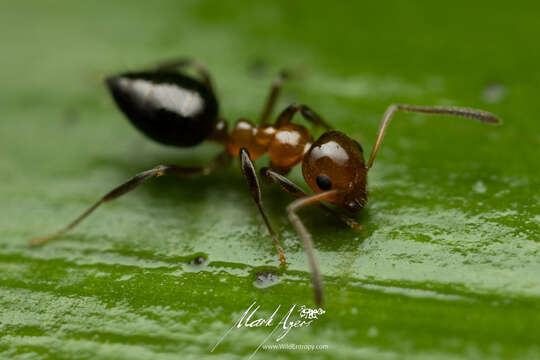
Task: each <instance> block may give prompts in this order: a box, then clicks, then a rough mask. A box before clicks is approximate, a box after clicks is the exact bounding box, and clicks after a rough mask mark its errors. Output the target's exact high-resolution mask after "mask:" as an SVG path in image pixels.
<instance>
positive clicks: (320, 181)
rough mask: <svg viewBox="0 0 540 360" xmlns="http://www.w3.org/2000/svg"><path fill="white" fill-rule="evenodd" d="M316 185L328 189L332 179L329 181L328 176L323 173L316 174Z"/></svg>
mask: <svg viewBox="0 0 540 360" xmlns="http://www.w3.org/2000/svg"><path fill="white" fill-rule="evenodd" d="M316 181H317V186H319V188H320V189H321V190H330V188H331V187H332V181H330V178H329V177H328V176H326V175H324V174H320V175H317V179H316Z"/></svg>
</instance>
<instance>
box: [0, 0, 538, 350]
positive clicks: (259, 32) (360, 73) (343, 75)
mask: <svg viewBox="0 0 540 360" xmlns="http://www.w3.org/2000/svg"><path fill="white" fill-rule="evenodd" d="M538 10H539V8H538V6H537V5H536V3H532V2H531V3H530V4H529V5H528V6H524V5H523V6H517V5H515V6H513V5H511V4H508V3H507V2H502V1H497V2H493V1H491V2H487V1H485V2H474V3H472V2H470V1H467V2H465V1H457V2H452V3H451V4H442V3H434V2H428V1H422V2H416V3H411V2H398V1H392V2H369V3H364V2H354V3H353V2H350V3H348V4H345V3H343V4H340V3H328V2H322V1H321V2H309V1H296V2H285V1H257V2H248V1H244V2H231V1H221V2H220V1H203V2H194V1H189V2H182V3H178V2H174V1H160V2H157V3H154V2H147V3H143V2H140V3H134V2H130V1H116V2H108V3H106V2H93V3H92V2H73V1H55V2H40V1H30V2H17V3H15V2H12V3H10V4H7V3H5V4H2V5H1V8H0V41H1V42H0V43H1V44H2V57H1V59H0V65H1V69H2V70H1V72H2V76H1V78H2V89H3V90H2V96H1V97H0V112H1V115H2V121H1V122H0V144H1V147H0V149H1V152H0V181H1V186H0V198H1V203H2V205H1V207H0V209H1V212H0V328H1V334H2V336H1V339H0V353H1V354H2V357H4V358H21V359H22V358H24V359H45V358H62V359H67V358H69V359H109V358H116V359H149V358H152V359H179V358H181V359H200V358H207V357H212V358H219V359H243V358H248V357H249V356H250V355H251V354H253V353H254V351H255V350H256V349H257V347H258V346H259V344H261V343H262V342H263V341H265V338H266V337H267V336H268V335H269V334H270V333H271V331H272V329H273V327H264V326H263V327H261V328H245V327H244V328H234V329H233V330H232V331H230V333H228V335H227V336H225V338H224V339H223V341H222V342H221V343H220V344H219V345H218V346H217V347H216V348H215V350H214V351H213V353H211V352H210V350H211V348H212V347H213V346H214V345H215V344H216V343H217V342H218V340H220V338H221V337H222V336H223V335H224V334H226V332H227V331H228V330H229V329H230V328H231V327H232V326H233V325H234V324H235V323H236V322H237V321H238V319H239V318H240V317H241V315H242V314H243V313H244V311H246V310H247V309H248V307H249V306H250V305H251V304H252V303H254V302H256V303H257V304H259V305H260V309H259V311H258V312H257V314H256V315H255V316H254V318H253V319H255V317H263V316H264V317H269V316H270V315H271V314H272V312H274V310H275V309H276V308H277V307H278V306H279V305H281V307H280V309H279V310H278V314H279V318H281V317H282V316H284V315H285V314H286V312H287V311H288V310H289V309H290V308H291V307H292V306H293V305H294V304H297V306H300V305H305V306H306V307H312V308H313V307H314V304H313V291H312V286H311V277H310V273H309V267H308V263H307V258H306V256H305V253H304V251H303V248H302V246H301V243H300V242H299V238H298V236H297V234H296V233H295V231H294V229H293V227H292V226H291V225H290V223H289V221H288V218H287V215H286V212H285V208H286V206H287V205H288V204H289V203H290V202H291V201H292V199H291V198H290V197H289V196H288V195H287V194H283V193H282V192H281V191H280V190H279V188H277V187H275V186H272V185H265V186H264V187H263V200H264V202H265V208H266V210H267V212H268V215H269V220H270V222H271V223H272V224H273V226H274V228H275V230H276V232H277V234H278V236H279V237H280V239H281V241H282V244H283V247H284V250H285V253H286V255H287V260H288V263H289V264H288V266H287V268H286V270H280V269H279V267H278V264H279V262H278V257H277V254H276V253H275V249H274V246H273V243H272V241H271V239H270V238H269V236H268V234H267V232H266V229H265V227H264V224H263V222H262V219H261V217H260V215H259V214H258V212H257V209H256V207H255V205H254V203H253V201H252V200H251V198H250V196H249V192H248V189H247V186H246V184H245V181H244V180H243V177H242V174H241V172H240V168H239V165H238V163H237V162H234V163H233V165H231V167H230V168H228V169H227V170H224V171H222V172H219V173H216V174H212V175H209V176H206V177H203V178H200V179H169V178H160V179H156V180H155V181H153V182H151V183H149V184H146V185H144V186H142V187H141V188H139V189H137V190H136V191H134V192H133V193H130V194H129V195H127V196H125V197H122V198H121V199H119V200H116V201H114V202H111V203H108V204H106V205H105V206H103V207H102V208H100V209H99V210H98V211H97V212H96V213H95V214H93V215H92V216H91V217H90V218H88V219H87V220H85V221H84V222H83V223H82V224H81V225H80V226H78V227H77V228H76V229H74V230H73V231H71V232H70V233H68V234H66V235H65V236H63V237H62V238H60V239H58V240H57V241H54V242H52V243H50V244H48V245H46V246H44V247H40V248H29V247H28V245H27V240H28V239H29V238H30V237H33V236H39V235H44V234H47V233H50V232H52V231H55V230H57V229H58V228H60V227H61V226H63V225H65V224H66V223H67V222H68V221H70V220H72V219H73V218H74V217H76V216H77V215H78V214H79V213H80V212H82V211H83V210H84V209H85V208H86V207H87V206H89V205H90V204H92V203H93V202H94V201H95V200H97V199H98V198H99V196H101V195H103V194H105V193H106V192H107V191H109V190H110V189H112V188H113V187H114V186H116V185H117V184H119V183H121V182H122V181H124V180H125V179H127V178H129V177H131V176H132V175H134V174H136V173H137V172H140V171H142V170H146V169H149V168H151V167H153V166H155V165H158V164H171V163H172V164H180V165H202V164H207V163H208V162H209V161H210V160H211V159H212V157H213V156H215V155H216V154H217V153H218V152H219V151H220V149H219V148H218V147H217V146H216V145H212V144H205V145H202V146H200V147H197V148H192V149H177V148H166V147H161V146H159V145H157V144H155V143H153V142H151V141H150V140H148V139H146V138H145V137H143V136H142V135H141V134H140V133H138V132H137V131H136V130H135V129H134V128H133V127H131V126H130V124H129V123H128V122H127V121H126V120H125V118H124V117H123V115H122V114H121V113H120V112H119V111H118V110H117V108H116V107H115V105H114V104H113V102H112V100H111V99H110V97H109V95H108V94H107V91H106V90H105V88H104V86H103V83H102V80H103V78H104V76H106V75H108V74H114V73H116V72H122V71H126V70H136V69H140V68H143V67H145V66H149V65H152V64H153V63H155V62H156V61H160V60H165V59H168V58H173V57H178V56H191V57H195V58H197V59H199V60H200V61H201V62H202V63H204V64H206V65H207V66H208V68H209V69H210V71H211V73H212V75H213V77H214V80H215V83H216V87H217V91H218V95H219V99H220V102H221V109H222V115H223V116H224V117H225V118H226V119H228V121H229V122H230V123H231V124H232V123H233V122H234V121H235V120H236V119H237V118H239V117H247V118H250V119H253V120H256V117H257V115H258V114H259V112H260V111H261V107H262V104H263V102H264V99H265V97H266V95H267V92H268V90H269V88H270V84H271V83H272V81H273V79H274V77H275V75H276V74H277V73H278V72H279V71H280V70H281V69H288V70H290V71H292V73H293V78H292V79H291V80H290V81H288V82H287V83H286V84H285V86H284V91H283V96H282V98H281V99H280V101H279V104H278V108H279V109H278V110H281V109H282V108H284V107H285V106H286V105H288V104H289V103H291V102H293V101H296V102H299V103H305V104H308V105H310V106H311V107H312V108H313V109H315V110H316V111H317V112H319V113H320V114H322V115H323V116H324V117H325V119H326V120H327V121H328V122H329V123H331V124H332V125H333V126H334V127H335V128H336V129H339V130H341V131H343V132H345V133H347V134H348V135H349V136H351V137H353V138H355V139H357V140H358V141H360V142H361V143H362V145H363V147H364V149H366V152H367V153H369V151H368V149H371V146H372V144H373V142H374V138H375V134H376V131H377V128H378V124H379V119H380V117H381V115H382V114H383V112H384V111H385V109H386V107H387V106H388V105H390V104H391V103H411V104H417V105H461V106H468V107H474V108H481V109H485V110H488V111H490V112H493V113H495V114H498V115H499V116H501V118H503V119H504V125H503V126H500V127H491V126H488V125H486V124H481V123H478V122H474V121H470V120H465V119H455V118H451V117H444V116H428V115H414V114H403V113H398V114H397V115H396V117H395V120H394V121H393V122H392V124H391V125H390V127H389V130H388V133H387V136H386V137H385V141H384V144H383V146H382V148H381V150H380V152H379V155H378V157H377V160H376V162H375V166H374V168H373V170H372V171H371V172H370V174H369V181H368V183H369V191H370V199H369V204H368V206H367V208H366V209H364V211H363V212H362V213H361V214H359V215H358V216H357V217H356V218H357V220H358V221H359V222H360V223H361V224H362V225H363V226H364V227H365V230H364V231H362V232H358V231H355V230H351V229H349V228H346V227H345V226H343V224H341V223H340V222H339V221H337V220H336V219H334V218H332V217H330V216H328V215H327V214H325V213H322V212H320V210H319V209H316V208H313V209H311V208H310V209H305V210H302V211H301V212H300V216H301V218H302V219H303V220H304V222H305V224H306V226H307V228H308V229H309V230H310V231H311V233H312V234H313V239H314V245H315V247H316V249H317V258H318V261H319V264H320V267H321V272H322V274H323V276H324V286H325V298H326V303H325V304H324V306H323V308H324V310H325V311H326V313H325V314H323V315H320V316H319V319H318V320H315V321H313V323H311V324H310V325H309V326H306V327H303V328H298V329H292V330H291V331H290V332H289V333H288V335H287V336H286V337H285V338H284V339H283V340H281V341H279V342H276V340H275V339H276V337H277V335H278V334H279V333H280V331H278V330H276V332H275V333H274V334H273V335H272V336H270V337H269V338H268V339H267V340H266V342H265V344H273V345H275V344H283V343H285V344H313V345H327V346H328V348H327V349H325V350H314V351H308V350H269V349H263V348H261V349H259V350H258V352H257V354H256V355H255V357H254V358H256V359H270V358H272V359H274V358H291V359H295V358H304V357H308V356H309V357H310V358H343V359H350V358H361V359H402V358H419V359H462V358H471V359H487V358H490V359H491V358H523V359H533V358H540V347H539V345H538V344H540V335H539V334H540V325H539V324H540V311H539V310H540V301H539V299H540V253H539V250H540V242H539V236H538V235H539V233H540V209H539V206H538V204H539V200H540V196H539V195H538V188H539V186H540V168H539V167H538V155H539V152H538V147H539V145H540V137H539V135H538V134H539V129H540V125H539V124H540V123H539V122H538V120H537V117H538V114H539V113H540V109H539V108H538V105H537V104H538V101H537V95H538V92H539V90H540V89H539V87H538V84H539V83H540V72H538V70H537V69H538V61H539V55H540V43H539V42H538V35H539V34H540V32H539V28H538V19H537V14H538ZM320 133H321V132H320V131H315V135H316V136H318V135H320ZM267 163H268V157H267V156H265V157H263V158H261V159H259V160H258V161H257V164H256V165H257V166H258V167H262V166H266V165H267ZM290 178H291V179H292V180H293V181H295V182H296V183H299V184H304V183H303V179H302V175H301V172H300V170H299V169H295V170H294V171H293V172H292V173H291V175H290ZM302 186H304V185H302ZM306 189H307V188H306ZM199 256H202V257H203V258H204V259H205V262H204V264H202V265H196V264H194V263H193V259H195V258H197V257H199ZM294 311H295V313H296V310H294ZM253 319H252V320H253ZM276 321H277V318H276Z"/></svg>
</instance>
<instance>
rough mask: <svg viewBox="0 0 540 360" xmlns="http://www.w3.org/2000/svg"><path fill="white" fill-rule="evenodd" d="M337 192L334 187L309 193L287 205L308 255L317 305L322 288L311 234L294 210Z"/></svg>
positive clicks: (321, 294) (320, 299) (320, 300)
mask: <svg viewBox="0 0 540 360" xmlns="http://www.w3.org/2000/svg"><path fill="white" fill-rule="evenodd" d="M337 192H338V190H336V189H334V190H329V191H325V192H322V193H319V194H315V195H310V196H307V197H304V198H300V199H297V200H295V201H293V202H292V203H291V204H290V205H289V206H287V213H288V215H289V220H290V221H291V223H292V224H293V226H294V228H295V229H296V232H297V233H298V235H299V236H300V239H302V242H303V244H304V250H305V251H306V254H307V256H308V261H309V266H310V268H311V278H312V281H313V290H314V292H315V303H316V304H317V305H321V304H322V302H323V289H322V282H321V277H320V275H319V266H318V265H317V260H316V259H315V254H314V250H313V241H312V240H311V234H310V233H309V231H308V230H307V229H306V227H305V226H304V224H303V223H302V220H300V218H299V217H298V215H297V214H296V211H297V210H298V209H300V208H301V207H304V206H306V205H310V204H313V203H317V202H319V201H321V200H324V199H325V198H327V197H328V196H332V195H334V194H336V193H337Z"/></svg>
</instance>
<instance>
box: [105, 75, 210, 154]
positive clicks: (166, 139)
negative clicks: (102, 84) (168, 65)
mask: <svg viewBox="0 0 540 360" xmlns="http://www.w3.org/2000/svg"><path fill="white" fill-rule="evenodd" d="M106 82H107V86H108V88H109V90H110V92H111V94H112V96H113V98H114V100H115V101H116V104H117V105H118V107H119V108H120V109H121V110H122V112H123V113H124V114H125V115H126V116H127V118H128V119H129V120H130V121H131V122H132V123H133V125H135V127H136V128H137V129H139V130H140V131H142V132H143V133H144V134H145V135H147V136H148V137H150V138H151V139H153V140H155V141H158V142H160V143H162V144H165V145H173V146H180V147H188V146H195V145H197V144H199V143H201V142H202V141H203V140H205V139H206V138H208V136H209V135H210V133H211V132H212V130H213V129H214V126H215V123H216V122H217V117H218V102H217V99H216V97H215V95H214V93H213V92H212V90H211V89H209V88H208V87H207V86H206V85H204V84H203V83H201V82H199V81H197V80H195V79H193V78H191V77H188V76H186V75H182V74H180V73H173V72H137V73H125V74H120V75H116V76H111V77H109V78H107V80H106Z"/></svg>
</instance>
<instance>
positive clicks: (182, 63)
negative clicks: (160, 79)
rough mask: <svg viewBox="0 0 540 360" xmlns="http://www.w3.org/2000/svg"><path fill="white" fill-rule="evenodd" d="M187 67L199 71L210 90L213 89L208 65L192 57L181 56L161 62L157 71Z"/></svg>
mask: <svg viewBox="0 0 540 360" xmlns="http://www.w3.org/2000/svg"><path fill="white" fill-rule="evenodd" d="M187 67H192V68H194V69H195V70H196V71H197V72H198V73H199V75H200V76H201V77H202V78H203V81H204V83H205V85H206V86H208V87H209V88H210V90H212V89H213V86H212V77H211V76H210V73H209V72H208V70H206V67H205V66H204V65H203V64H201V63H200V62H198V61H196V60H193V59H190V58H179V59H173V60H169V61H164V62H161V63H159V64H158V65H157V66H156V67H155V71H171V70H176V69H178V68H187Z"/></svg>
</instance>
